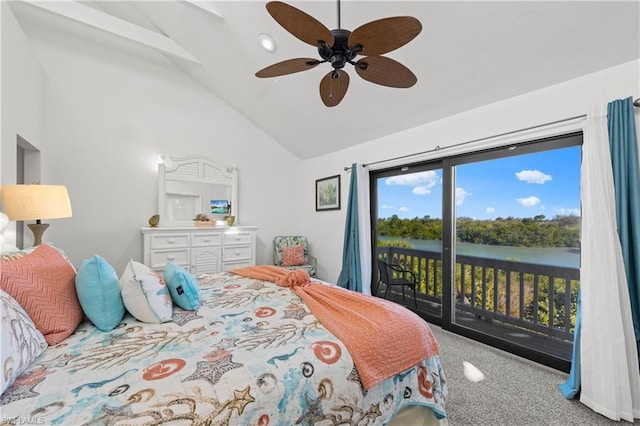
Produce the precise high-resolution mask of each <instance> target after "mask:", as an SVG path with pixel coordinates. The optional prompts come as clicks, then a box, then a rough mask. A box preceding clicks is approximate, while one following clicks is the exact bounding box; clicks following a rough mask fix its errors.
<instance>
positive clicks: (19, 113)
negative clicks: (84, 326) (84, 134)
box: [0, 2, 45, 241]
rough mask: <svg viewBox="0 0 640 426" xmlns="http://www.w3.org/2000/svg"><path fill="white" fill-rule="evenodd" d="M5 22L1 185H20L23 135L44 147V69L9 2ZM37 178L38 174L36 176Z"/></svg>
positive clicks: (2, 10)
mask: <svg viewBox="0 0 640 426" xmlns="http://www.w3.org/2000/svg"><path fill="white" fill-rule="evenodd" d="M0 17H1V21H2V34H1V36H0V37H1V43H2V47H1V50H0V51H1V52H2V58H1V59H2V69H1V71H0V73H1V74H0V76H1V84H0V102H1V111H2V113H1V120H2V126H0V129H1V133H0V137H1V141H2V144H1V145H0V182H2V183H6V184H11V183H15V182H16V150H17V142H18V137H17V135H20V136H21V137H22V138H24V139H25V140H27V141H29V142H30V143H31V144H32V145H34V146H36V147H38V148H39V147H41V146H43V144H44V142H43V140H42V121H43V112H44V109H43V96H44V94H43V93H44V84H45V83H44V70H43V69H42V67H41V66H40V64H39V63H38V60H37V58H36V56H35V55H34V53H33V51H32V49H31V46H30V45H29V42H28V40H27V39H26V37H25V36H24V34H23V33H22V30H21V29H20V26H19V25H18V22H17V21H16V20H15V17H14V16H13V14H12V13H11V9H10V8H9V4H8V3H7V2H0ZM36 176H37V174H36ZM3 235H4V236H5V237H6V238H7V240H8V241H15V223H13V222H12V223H11V224H10V226H9V227H8V228H7V229H5V230H4V232H3Z"/></svg>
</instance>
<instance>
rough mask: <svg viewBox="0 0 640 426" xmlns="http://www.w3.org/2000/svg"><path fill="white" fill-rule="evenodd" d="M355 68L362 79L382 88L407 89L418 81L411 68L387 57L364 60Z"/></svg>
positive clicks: (372, 57)
mask: <svg viewBox="0 0 640 426" xmlns="http://www.w3.org/2000/svg"><path fill="white" fill-rule="evenodd" d="M355 68H356V72H357V73H358V75H359V76H360V77H362V78H364V79H365V80H367V81H370V82H372V83H375V84H380V85H382V86H388V87H401V88H406V87H411V86H413V85H414V84H416V82H417V81H418V78H417V77H416V76H415V74H414V73H412V72H411V70H410V69H409V68H407V67H405V66H404V65H402V64H401V63H400V62H398V61H394V60H393V59H391V58H387V57H385V56H368V57H366V58H362V59H360V60H359V61H358V62H356V65H355Z"/></svg>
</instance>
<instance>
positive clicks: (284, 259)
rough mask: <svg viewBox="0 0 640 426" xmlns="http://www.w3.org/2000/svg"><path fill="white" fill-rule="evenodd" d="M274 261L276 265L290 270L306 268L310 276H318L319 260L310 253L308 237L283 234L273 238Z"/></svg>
mask: <svg viewBox="0 0 640 426" xmlns="http://www.w3.org/2000/svg"><path fill="white" fill-rule="evenodd" d="M273 261H274V263H275V264H276V266H281V267H283V268H287V269H290V270H293V269H300V268H303V269H306V270H307V272H308V273H309V276H310V277H315V276H316V267H317V264H318V260H317V259H316V258H315V257H313V256H311V255H310V254H309V244H308V243H307V237H305V236H303V235H286V236H285V235H281V236H277V237H275V238H274V239H273Z"/></svg>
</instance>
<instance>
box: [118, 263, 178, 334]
mask: <svg viewBox="0 0 640 426" xmlns="http://www.w3.org/2000/svg"><path fill="white" fill-rule="evenodd" d="M120 289H121V290H122V301H123V302H124V306H125V308H127V311H129V312H130V313H131V315H133V316H134V317H136V318H137V319H138V320H139V321H142V322H150V323H161V322H167V321H171V319H172V315H173V303H172V302H171V295H170V294H169V289H168V288H167V286H166V285H165V283H164V280H163V279H162V278H160V275H158V274H157V273H155V272H154V271H152V270H151V269H149V267H148V266H146V265H143V264H142V263H139V262H136V261H134V260H133V259H132V260H130V261H129V263H128V264H127V267H126V268H125V271H124V272H123V273H122V276H121V277H120Z"/></svg>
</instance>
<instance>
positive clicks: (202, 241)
mask: <svg viewBox="0 0 640 426" xmlns="http://www.w3.org/2000/svg"><path fill="white" fill-rule="evenodd" d="M220 244H222V234H221V233H219V232H218V233H211V234H192V235H191V245H192V246H193V247H207V246H219V245H220Z"/></svg>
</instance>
